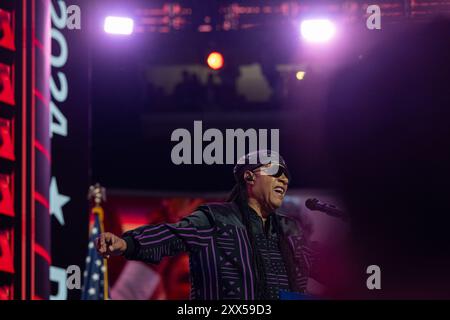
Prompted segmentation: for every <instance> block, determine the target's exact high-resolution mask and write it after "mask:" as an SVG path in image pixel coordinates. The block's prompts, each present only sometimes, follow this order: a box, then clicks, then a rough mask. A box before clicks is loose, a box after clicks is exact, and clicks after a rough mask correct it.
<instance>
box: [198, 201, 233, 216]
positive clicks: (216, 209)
mask: <svg viewBox="0 0 450 320" xmlns="http://www.w3.org/2000/svg"><path fill="white" fill-rule="evenodd" d="M197 210H201V211H204V212H208V213H211V214H214V215H216V214H229V213H230V212H239V209H238V207H237V205H236V203H234V202H207V203H204V204H202V205H200V206H199V207H198V208H197Z"/></svg>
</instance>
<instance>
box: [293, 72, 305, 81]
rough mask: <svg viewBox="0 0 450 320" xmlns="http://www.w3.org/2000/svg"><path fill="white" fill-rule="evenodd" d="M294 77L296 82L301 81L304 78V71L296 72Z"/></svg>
mask: <svg viewBox="0 0 450 320" xmlns="http://www.w3.org/2000/svg"><path fill="white" fill-rule="evenodd" d="M295 77H296V78H297V80H303V78H304V77H305V71H298V72H297V73H296V74H295Z"/></svg>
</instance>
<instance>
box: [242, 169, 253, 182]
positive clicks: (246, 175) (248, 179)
mask: <svg viewBox="0 0 450 320" xmlns="http://www.w3.org/2000/svg"><path fill="white" fill-rule="evenodd" d="M244 180H245V182H246V183H249V184H254V183H255V174H254V173H253V172H251V171H250V170H247V171H245V172H244Z"/></svg>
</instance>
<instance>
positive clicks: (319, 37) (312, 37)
mask: <svg viewBox="0 0 450 320" xmlns="http://www.w3.org/2000/svg"><path fill="white" fill-rule="evenodd" d="M300 32H301V35H302V37H303V38H304V39H305V40H306V41H308V42H315V43H324V42H328V41H329V40H330V39H331V38H332V37H333V36H334V34H335V33H336V27H335V25H334V23H332V22H331V21H330V20H328V19H311V20H304V21H302V23H301V25H300Z"/></svg>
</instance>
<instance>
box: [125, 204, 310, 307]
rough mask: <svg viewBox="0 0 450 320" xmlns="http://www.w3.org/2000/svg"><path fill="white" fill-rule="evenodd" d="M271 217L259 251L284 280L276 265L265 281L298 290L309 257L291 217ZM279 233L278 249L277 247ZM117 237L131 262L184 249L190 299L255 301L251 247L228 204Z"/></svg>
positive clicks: (301, 287)
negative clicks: (280, 247) (271, 257)
mask: <svg viewBox="0 0 450 320" xmlns="http://www.w3.org/2000/svg"><path fill="white" fill-rule="evenodd" d="M271 219H272V220H273V219H276V225H277V228H271V230H270V232H269V234H270V236H269V237H267V241H266V243H267V244H268V246H267V248H265V249H267V255H274V259H276V258H277V257H276V255H278V256H279V257H278V259H279V260H281V261H282V263H280V268H283V271H284V276H285V278H282V276H283V272H281V269H280V270H279V271H276V272H273V273H274V274H273V275H271V274H269V275H268V276H269V278H268V281H275V280H276V281H278V282H277V283H278V284H279V286H278V287H277V290H278V289H280V290H281V289H284V290H290V291H295V292H304V291H305V288H306V282H307V279H308V277H309V275H310V270H311V261H312V258H311V257H312V255H311V252H310V250H309V248H308V246H307V244H306V239H305V238H304V236H303V234H302V232H301V229H300V228H299V226H298V223H297V221H296V220H294V219H292V218H290V217H288V216H285V215H281V214H279V213H276V214H273V215H271ZM273 225H275V224H273ZM280 237H283V243H284V244H285V247H284V249H283V250H278V243H279V239H280ZM123 238H124V239H125V241H126V242H127V250H126V252H125V257H126V258H127V259H131V260H141V261H144V262H148V263H158V262H159V261H160V260H161V259H162V258H163V257H164V256H173V255H176V254H178V253H180V252H188V253H189V255H190V269H191V299H200V300H216V299H244V300H253V299H256V296H255V291H256V288H255V268H254V262H253V259H252V250H255V248H252V247H251V245H250V241H249V237H248V234H247V230H246V228H245V226H244V224H243V223H242V218H241V214H240V211H239V209H238V206H237V205H236V204H235V203H234V202H226V203H210V204H205V205H202V206H200V207H199V208H198V209H197V210H196V211H195V212H194V213H192V214H191V215H189V216H187V217H185V218H184V219H182V220H181V221H179V222H178V223H175V224H159V225H153V226H152V225H150V226H143V227H140V228H137V229H134V230H131V231H128V232H126V233H124V235H123ZM270 248H277V250H274V251H273V252H271V251H270ZM274 261H275V262H276V261H277V260H274ZM284 266H285V268H284ZM278 273H279V275H278V276H277V274H278ZM270 277H273V278H270ZM276 277H278V278H276Z"/></svg>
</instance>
